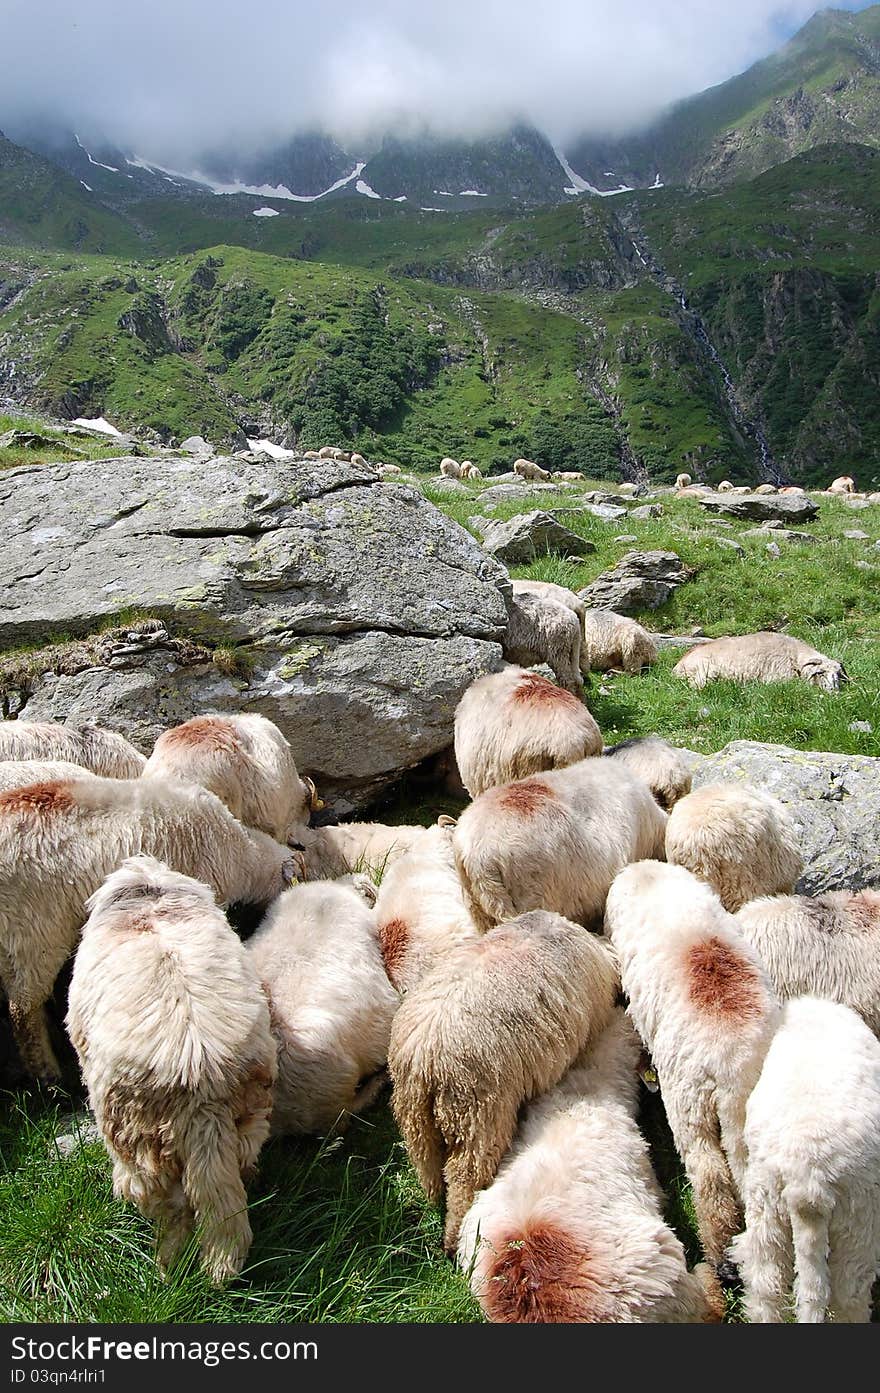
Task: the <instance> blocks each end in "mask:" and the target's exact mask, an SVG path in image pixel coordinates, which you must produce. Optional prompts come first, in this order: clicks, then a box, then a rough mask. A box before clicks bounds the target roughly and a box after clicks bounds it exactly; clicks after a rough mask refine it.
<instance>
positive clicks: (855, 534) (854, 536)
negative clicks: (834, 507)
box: [843, 527, 871, 542]
mask: <svg viewBox="0 0 880 1393" xmlns="http://www.w3.org/2000/svg"><path fill="white" fill-rule="evenodd" d="M843 535H844V537H846V539H847V541H849V542H869V541H870V540H871V538H870V537H869V536H868V534H867V532H862V530H861V529H860V528H858V527H851V528H850V530H849V531H848V532H844V534H843Z"/></svg>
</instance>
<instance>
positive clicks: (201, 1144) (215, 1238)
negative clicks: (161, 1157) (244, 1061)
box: [181, 1105, 252, 1286]
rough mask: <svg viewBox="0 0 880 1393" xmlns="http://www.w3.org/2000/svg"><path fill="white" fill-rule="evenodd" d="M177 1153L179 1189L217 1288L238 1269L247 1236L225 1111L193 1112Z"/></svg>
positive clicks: (235, 1145)
mask: <svg viewBox="0 0 880 1393" xmlns="http://www.w3.org/2000/svg"><path fill="white" fill-rule="evenodd" d="M181 1150H182V1151H183V1154H184V1158H185V1160H184V1168H183V1177H182V1180H183V1189H184V1193H185V1195H186V1197H187V1199H188V1201H189V1203H190V1205H191V1206H192V1209H193V1212H194V1214H195V1218H196V1222H197V1224H198V1226H199V1246H200V1248H201V1252H202V1262H203V1265H204V1267H205V1271H206V1272H207V1273H208V1276H209V1277H210V1279H211V1281H212V1282H214V1284H215V1285H217V1286H219V1285H220V1284H221V1283H223V1282H226V1281H228V1280H229V1278H230V1277H234V1276H235V1275H236V1273H238V1272H240V1271H241V1269H242V1267H243V1266H244V1263H245V1259H246V1258H247V1255H248V1251H249V1250H250V1246H251V1238H252V1234H251V1226H250V1223H249V1221H248V1214H247V1195H246V1193H245V1188H244V1184H243V1182H242V1178H241V1171H240V1169H239V1137H238V1132H237V1130H236V1127H235V1124H234V1121H233V1119H232V1116H231V1114H230V1112H229V1109H228V1108H225V1107H223V1106H222V1105H218V1106H217V1107H216V1108H201V1109H199V1111H198V1112H197V1113H196V1114H195V1116H194V1117H193V1118H192V1119H191V1121H190V1122H189V1125H188V1126H187V1128H186V1133H185V1136H184V1138H183V1145H182V1148H181Z"/></svg>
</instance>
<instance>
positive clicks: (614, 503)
mask: <svg viewBox="0 0 880 1393" xmlns="http://www.w3.org/2000/svg"><path fill="white" fill-rule="evenodd" d="M581 496H582V498H583V501H584V503H592V504H594V505H595V506H596V507H598V508H602V507H606V506H607V507H609V508H619V507H620V494H619V493H605V492H604V491H603V490H602V489H587V491H586V493H584V494H582V495H581Z"/></svg>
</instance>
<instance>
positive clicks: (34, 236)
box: [0, 132, 140, 256]
mask: <svg viewBox="0 0 880 1393" xmlns="http://www.w3.org/2000/svg"><path fill="white" fill-rule="evenodd" d="M4 242H10V243H19V242H21V243H26V244H27V245H28V246H32V247H40V248H46V249H49V248H54V247H63V248H70V249H71V250H76V251H88V252H110V253H115V254H117V255H121V256H136V255H137V254H138V251H139V247H140V238H139V237H138V234H137V233H136V231H135V230H134V228H132V227H131V226H129V224H128V223H127V222H126V221H125V219H124V218H122V217H120V215H119V214H118V213H115V212H113V210H112V209H110V208H107V207H105V206H104V205H103V204H101V203H99V202H98V200H97V199H96V198H94V197H92V195H91V194H89V193H88V191H87V190H85V189H83V187H82V185H81V184H80V183H79V181H78V180H77V179H72V178H71V177H70V175H69V174H65V173H64V172H63V171H62V170H60V169H59V168H58V167H57V166H56V165H53V164H50V163H49V161H48V160H44V159H42V158H41V157H40V156H39V155H34V154H31V152H30V151H29V150H23V149H22V148H21V147H20V146H18V145H14V144H13V143H12V141H10V140H7V139H6V138H5V137H4V136H3V134H2V132H0V243H4Z"/></svg>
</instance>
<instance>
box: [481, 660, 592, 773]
mask: <svg viewBox="0 0 880 1393" xmlns="http://www.w3.org/2000/svg"><path fill="white" fill-rule="evenodd" d="M601 751H602V735H601V732H600V730H599V727H598V726H597V725H596V722H595V721H594V720H593V717H592V716H591V715H590V713H589V711H588V710H587V708H586V706H584V704H583V702H581V701H578V699H577V697H575V696H572V694H571V692H566V691H564V690H563V688H562V687H557V686H556V684H555V683H553V682H549V681H548V680H547V678H546V677H540V676H539V675H538V673H536V672H529V671H527V670H526V669H525V668H522V667H516V666H511V667H506V668H504V669H503V670H502V671H501V672H493V673H490V674H489V675H488V676H487V677H479V678H477V680H476V682H473V683H471V685H470V687H468V689H467V691H466V692H465V694H464V696H463V697H462V698H461V701H460V702H459V703H458V706H457V708H456V712H455V758H456V761H457V763H458V768H459V772H460V774H461V779H462V783H463V784H464V786H465V788H466V789H467V791H468V793H469V794H470V796H471V798H477V797H479V795H480V794H481V793H482V792H483V791H484V790H485V789H487V788H492V787H494V786H495V785H497V784H507V783H511V782H512V781H513V780H514V779H523V778H525V777H526V775H527V774H537V773H540V772H541V770H544V769H559V768H562V767H563V766H565V765H567V764H576V763H577V761H578V760H581V759H586V758H587V757H588V756H589V755H598V754H600V753H601Z"/></svg>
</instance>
